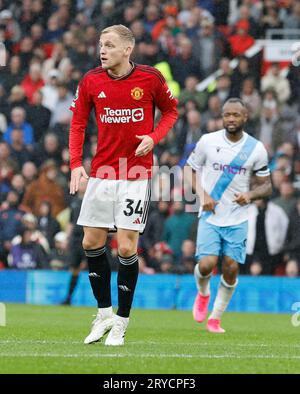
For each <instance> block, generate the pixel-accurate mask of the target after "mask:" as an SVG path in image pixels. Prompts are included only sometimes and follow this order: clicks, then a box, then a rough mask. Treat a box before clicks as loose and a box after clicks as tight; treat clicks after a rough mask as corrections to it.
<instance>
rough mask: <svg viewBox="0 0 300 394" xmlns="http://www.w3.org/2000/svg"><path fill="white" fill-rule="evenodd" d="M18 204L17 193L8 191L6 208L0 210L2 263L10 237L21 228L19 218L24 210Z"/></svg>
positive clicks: (0, 251) (4, 259)
mask: <svg viewBox="0 0 300 394" xmlns="http://www.w3.org/2000/svg"><path fill="white" fill-rule="evenodd" d="M18 205H19V195H18V193H17V192H16V191H13V190H11V191H9V192H8V194H7V198H6V201H5V206H6V208H4V209H3V210H2V211H0V261H2V262H3V263H6V259H7V255H8V252H9V250H10V248H11V241H12V239H13V238H14V237H15V236H16V235H17V234H19V232H20V230H21V228H22V221H21V219H22V216H23V215H24V213H25V212H24V211H22V210H21V209H19V208H18Z"/></svg>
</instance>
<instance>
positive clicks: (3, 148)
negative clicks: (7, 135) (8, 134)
mask: <svg viewBox="0 0 300 394" xmlns="http://www.w3.org/2000/svg"><path fill="white" fill-rule="evenodd" d="M7 165H8V166H9V167H11V168H12V169H13V172H14V173H15V172H16V171H17V169H18V163H17V161H16V160H15V159H13V158H12V157H11V156H10V147H9V145H8V144H7V143H6V142H0V169H1V168H2V167H5V166H7ZM0 180H1V177H0ZM1 181H2V180H1Z"/></svg>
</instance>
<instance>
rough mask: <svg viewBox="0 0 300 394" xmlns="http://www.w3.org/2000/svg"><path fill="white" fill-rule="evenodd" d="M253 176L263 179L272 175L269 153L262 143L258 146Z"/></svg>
mask: <svg viewBox="0 0 300 394" xmlns="http://www.w3.org/2000/svg"><path fill="white" fill-rule="evenodd" d="M253 174H254V175H256V176H261V177H265V176H268V175H270V168H269V159H268V152H267V150H266V148H265V147H264V146H263V144H262V143H261V142H259V143H258V146H257V152H256V160H255V162H254V165H253Z"/></svg>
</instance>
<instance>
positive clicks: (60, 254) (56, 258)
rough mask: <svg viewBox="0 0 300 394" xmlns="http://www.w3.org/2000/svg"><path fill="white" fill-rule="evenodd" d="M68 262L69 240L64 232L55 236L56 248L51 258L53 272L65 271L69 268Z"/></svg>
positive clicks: (52, 251) (50, 263)
mask: <svg viewBox="0 0 300 394" xmlns="http://www.w3.org/2000/svg"><path fill="white" fill-rule="evenodd" d="M67 261H68V238H67V234H66V233H65V232H63V231H60V232H58V233H57V234H55V236H54V248H53V249H52V250H51V253H50V256H49V265H50V268H51V269H53V270H63V269H66V268H67Z"/></svg>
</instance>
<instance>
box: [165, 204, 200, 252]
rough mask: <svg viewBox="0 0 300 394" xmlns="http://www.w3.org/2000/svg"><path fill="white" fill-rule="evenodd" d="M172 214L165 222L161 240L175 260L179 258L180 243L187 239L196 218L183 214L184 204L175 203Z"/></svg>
mask: <svg viewBox="0 0 300 394" xmlns="http://www.w3.org/2000/svg"><path fill="white" fill-rule="evenodd" d="M172 209H173V214H172V215H171V216H170V217H169V218H168V219H167V220H166V222H165V225H164V232H163V236H162V239H163V241H165V242H166V243H167V244H168V245H170V248H171V249H172V251H173V253H174V257H175V259H176V260H178V259H179V257H180V256H181V245H182V242H183V241H184V240H186V239H188V236H189V232H190V228H191V226H192V224H193V222H194V221H195V220H196V218H195V217H194V216H193V215H191V214H190V213H186V212H185V208H184V204H183V202H181V201H175V202H173V205H172Z"/></svg>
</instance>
